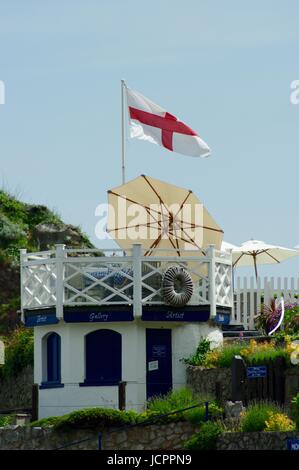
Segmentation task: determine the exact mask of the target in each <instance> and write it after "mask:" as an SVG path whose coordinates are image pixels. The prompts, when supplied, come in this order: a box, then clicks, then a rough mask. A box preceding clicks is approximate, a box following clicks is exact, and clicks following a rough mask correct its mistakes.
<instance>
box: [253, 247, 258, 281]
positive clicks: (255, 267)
mask: <svg viewBox="0 0 299 470" xmlns="http://www.w3.org/2000/svg"><path fill="white" fill-rule="evenodd" d="M253 263H254V271H255V279H256V281H257V265H256V253H254V254H253Z"/></svg>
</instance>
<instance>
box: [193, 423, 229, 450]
mask: <svg viewBox="0 0 299 470" xmlns="http://www.w3.org/2000/svg"><path fill="white" fill-rule="evenodd" d="M221 434H222V427H221V425H220V423H218V422H212V421H207V422H206V423H203V424H202V425H201V426H200V430H199V432H198V433H196V434H195V435H194V436H193V437H191V439H189V441H187V442H186V443H185V448H186V449H188V450H214V449H216V444H217V440H218V438H219V436H220V435H221Z"/></svg>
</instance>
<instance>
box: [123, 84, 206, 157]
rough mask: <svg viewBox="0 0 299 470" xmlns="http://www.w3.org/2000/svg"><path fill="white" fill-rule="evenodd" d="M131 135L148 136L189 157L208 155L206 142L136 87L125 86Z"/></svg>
mask: <svg viewBox="0 0 299 470" xmlns="http://www.w3.org/2000/svg"><path fill="white" fill-rule="evenodd" d="M125 90H126V92H127V103H128V108H129V117H130V135H131V138H136V139H142V140H148V141H149V142H152V143H153V144H158V145H163V147H165V148H167V149H168V150H171V151H173V152H177V153H182V154H183V155H190V156H192V157H208V156H209V155H210V153H211V151H210V148H209V147H208V145H207V144H206V143H205V142H204V140H202V139H201V138H200V137H199V136H198V134H197V133H196V132H195V131H193V130H192V129H190V127H188V126H186V124H184V123H183V122H181V121H179V120H178V118H176V117H175V116H173V115H172V114H170V113H168V112H167V111H165V109H163V108H161V106H159V105H157V104H155V103H153V102H152V101H150V100H149V99H148V98H145V96H143V95H141V94H140V93H138V92H137V91H134V90H131V89H130V88H127V87H125Z"/></svg>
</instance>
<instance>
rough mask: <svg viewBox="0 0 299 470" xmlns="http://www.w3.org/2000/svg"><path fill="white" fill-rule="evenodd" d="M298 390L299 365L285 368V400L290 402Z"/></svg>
mask: <svg viewBox="0 0 299 470" xmlns="http://www.w3.org/2000/svg"><path fill="white" fill-rule="evenodd" d="M298 392H299V367H298V366H297V367H293V368H292V369H287V370H286V381H285V402H286V403H287V404H290V403H291V400H292V398H293V397H294V396H295V395H296V394H297V393H298Z"/></svg>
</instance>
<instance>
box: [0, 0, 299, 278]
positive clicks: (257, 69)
mask: <svg viewBox="0 0 299 470" xmlns="http://www.w3.org/2000/svg"><path fill="white" fill-rule="evenodd" d="M298 17H299V3H298V2H297V1H296V0H287V1H284V2H281V1H275V0H274V1H273V0H272V1H270V0H264V1H263V2H260V1H257V0H252V1H251V2H240V1H234V0H227V1H226V2H222V1H220V0H218V1H209V2H208V1H200V0H186V1H185V2H181V1H177V0H164V1H161V0H160V1H158V0H152V1H151V2H142V1H140V0H139V1H136V0H128V1H126V0H122V1H120V0H110V1H108V0H107V1H105V0H102V1H100V0H97V1H90V0H87V1H83V0H80V1H76V0H72V1H68V0H59V1H58V0H52V1H51V2H40V1H32V0H27V1H26V2H24V1H20V0H14V1H8V0H6V1H2V2H1V15H0V80H3V81H4V82H5V86H6V104H5V105H2V106H0V183H1V184H2V186H4V187H5V188H6V189H9V190H10V191H11V192H13V193H16V194H17V195H18V196H19V197H21V199H23V200H25V201H28V202H35V203H43V204H47V205H49V206H50V207H51V208H54V209H56V210H57V211H58V212H59V213H60V214H61V216H62V217H63V218H64V220H66V221H67V222H69V223H73V224H76V225H77V224H80V225H81V226H82V228H83V230H84V231H85V232H86V233H87V234H88V235H89V236H90V237H91V239H92V240H93V242H94V243H95V244H97V245H98V246H99V245H100V241H98V240H97V239H96V237H95V235H94V228H95V224H96V222H97V218H96V217H95V214H94V212H95V208H96V206H97V205H98V204H99V203H102V202H105V201H106V191H107V190H108V189H109V188H111V187H114V186H117V185H119V184H120V183H121V165H120V143H121V139H120V80H121V78H124V79H125V80H126V82H127V84H128V85H129V86H130V87H131V88H133V89H136V90H138V91H139V92H140V93H142V94H144V95H145V96H147V97H148V98H150V99H151V100H153V101H155V102H157V103H158V104H160V105H161V106H163V107H164V108H166V109H167V110H168V111H169V112H170V113H173V114H175V115H177V116H178V117H179V118H180V119H182V120H184V121H185V122H186V124H188V125H189V126H190V127H192V128H193V129H195V130H196V131H198V132H199V133H200V135H201V136H202V137H203V138H204V140H205V141H206V142H207V143H208V144H209V146H210V147H211V149H212V156H211V157H210V158H209V159H206V160H202V159H193V158H191V157H185V156H181V155H178V154H174V153H171V152H168V151H167V150H165V149H163V148H162V147H158V146H155V145H151V144H149V143H146V142H141V141H137V140H133V141H129V142H128V145H127V178H128V179H131V178H134V177H136V176H138V175H139V174H141V173H145V174H148V175H151V176H153V177H156V178H160V179H162V180H165V181H169V182H172V183H174V184H177V185H180V186H183V187H187V188H192V189H193V190H194V192H196V194H197V195H198V197H199V199H200V200H201V201H202V202H203V203H204V204H205V205H206V207H207V208H208V210H209V211H210V212H211V213H212V215H213V216H214V218H215V219H216V221H217V222H218V223H219V224H220V225H221V226H222V228H223V229H224V232H225V239H226V240H227V241H230V242H232V243H235V244H239V243H241V242H242V241H245V240H247V239H249V238H252V237H253V238H256V239H260V240H264V241H268V242H270V243H275V244H280V245H285V246H290V247H294V246H295V245H298V244H299V217H298V195H297V181H298V173H299V172H298V170H299V163H298V154H299V133H298V123H299V105H297V106H296V105H292V104H291V103H290V98H289V97H290V92H291V90H290V84H291V82H292V81H293V80H295V79H299V66H298V52H299V28H298ZM105 246H107V243H106V244H105ZM243 272H244V273H245V272H247V271H244V270H242V271H241V270H240V273H241V274H242V273H243ZM260 273H261V274H263V275H264V274H265V275H266V274H269V275H274V276H276V275H277V276H278V275H282V276H287V275H294V276H298V277H299V258H298V259H295V260H292V261H289V262H286V263H284V264H282V265H281V266H273V267H262V268H261V270H260Z"/></svg>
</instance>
